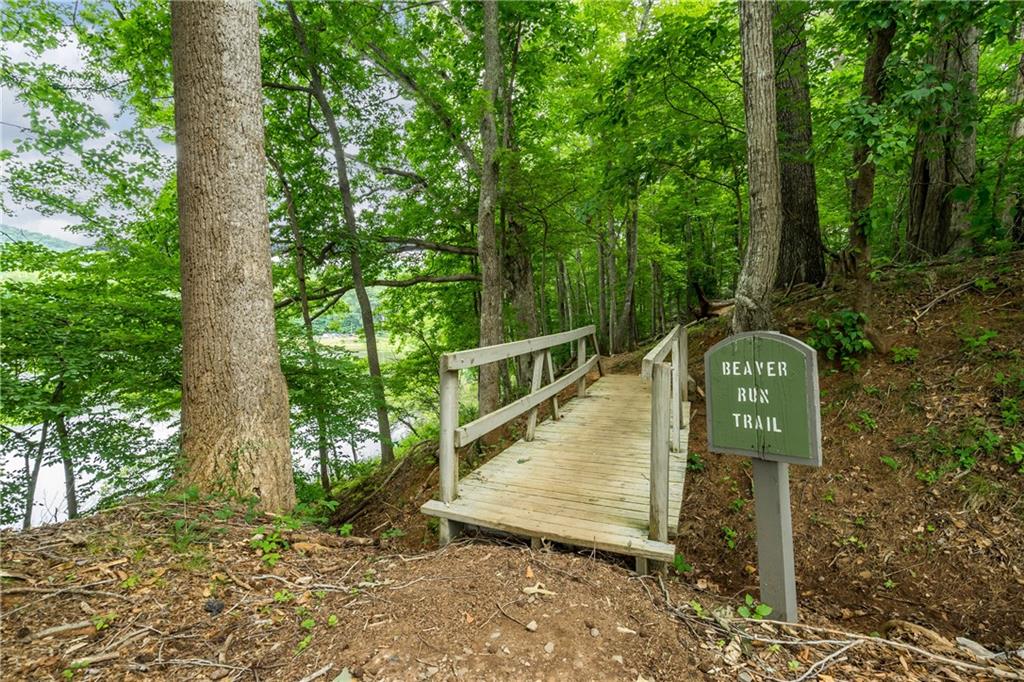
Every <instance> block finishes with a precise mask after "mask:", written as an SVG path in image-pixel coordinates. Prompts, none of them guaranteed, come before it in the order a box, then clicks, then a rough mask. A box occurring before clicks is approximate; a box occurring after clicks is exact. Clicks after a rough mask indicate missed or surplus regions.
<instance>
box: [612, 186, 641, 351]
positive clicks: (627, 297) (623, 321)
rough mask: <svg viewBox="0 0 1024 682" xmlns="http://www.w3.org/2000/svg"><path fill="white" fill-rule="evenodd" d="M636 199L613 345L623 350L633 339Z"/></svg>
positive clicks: (632, 209) (630, 223)
mask: <svg viewBox="0 0 1024 682" xmlns="http://www.w3.org/2000/svg"><path fill="white" fill-rule="evenodd" d="M637 213H638V211H637V200H636V199H633V200H632V207H631V209H630V217H629V221H628V224H627V225H628V227H627V229H626V289H625V293H624V294H623V299H622V312H621V313H620V314H619V321H618V324H617V325H616V330H617V331H618V338H617V339H616V342H615V345H616V347H617V348H618V350H620V351H621V350H625V349H626V347H627V345H629V343H630V338H631V337H633V338H634V339H635V337H636V334H635V322H636V320H635V313H636V310H635V308H634V305H635V303H636V300H635V299H636V295H635V291H634V290H635V288H636V267H637V254H638V251H637V236H638V235H637V231H638V229H639V216H638V215H637Z"/></svg>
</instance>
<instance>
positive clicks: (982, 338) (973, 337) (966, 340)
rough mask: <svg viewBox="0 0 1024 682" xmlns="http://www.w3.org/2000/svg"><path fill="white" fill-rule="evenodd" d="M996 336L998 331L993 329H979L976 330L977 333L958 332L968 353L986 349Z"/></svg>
mask: <svg viewBox="0 0 1024 682" xmlns="http://www.w3.org/2000/svg"><path fill="white" fill-rule="evenodd" d="M998 336H999V332H997V331H996V330H994V329H981V330H977V333H971V332H967V331H962V332H961V333H960V340H961V341H963V344H964V350H966V351H967V352H968V353H978V352H981V351H983V350H986V349H987V348H988V346H989V344H990V343H991V342H992V341H993V340H994V339H995V338H996V337H998Z"/></svg>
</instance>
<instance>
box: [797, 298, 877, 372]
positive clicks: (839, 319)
mask: <svg viewBox="0 0 1024 682" xmlns="http://www.w3.org/2000/svg"><path fill="white" fill-rule="evenodd" d="M866 323H867V318H866V317H865V316H864V315H863V313H858V312H854V311H852V310H840V311H837V312H835V313H832V314H831V315H829V316H822V315H818V314H817V313H815V314H812V315H811V325H812V327H813V328H812V329H811V332H810V334H809V335H808V337H807V343H808V345H810V346H811V347H812V348H814V349H816V350H819V351H821V352H823V353H824V354H825V357H827V358H828V359H829V360H834V361H837V362H839V364H840V365H841V366H842V368H843V369H845V370H848V371H851V372H855V371H857V370H858V369H859V368H860V361H859V360H858V358H859V357H860V356H862V355H864V353H866V352H868V351H870V350H872V348H873V346H872V345H871V342H870V341H868V338H867V336H865V334H864V325H865V324H866Z"/></svg>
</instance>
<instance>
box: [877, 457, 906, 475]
mask: <svg viewBox="0 0 1024 682" xmlns="http://www.w3.org/2000/svg"><path fill="white" fill-rule="evenodd" d="M878 460H879V461H880V462H881V463H882V464H884V465H885V466H887V467H889V468H890V469H892V470H893V471H899V470H900V469H901V468H902V467H903V465H902V464H900V462H899V460H898V459H896V458H895V457H890V456H889V455H883V456H882V457H879V458H878Z"/></svg>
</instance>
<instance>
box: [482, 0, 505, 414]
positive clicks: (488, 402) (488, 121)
mask: <svg viewBox="0 0 1024 682" xmlns="http://www.w3.org/2000/svg"><path fill="white" fill-rule="evenodd" d="M483 13H484V30H483V49H484V81H483V91H484V101H483V111H482V113H481V115H480V146H481V151H482V160H481V164H480V203H479V206H478V208H477V253H478V254H479V256H478V258H479V262H480V275H481V278H482V285H481V287H480V345H481V346H490V345H493V344H497V343H501V340H502V336H503V334H502V311H501V299H502V296H501V292H502V278H501V260H500V258H499V256H498V241H497V240H498V238H497V234H496V228H495V221H494V215H495V210H496V209H497V207H498V128H497V122H496V121H495V110H496V108H497V104H498V89H499V87H500V84H501V80H502V64H501V43H500V42H499V38H498V0H483ZM498 373H499V365H498V364H497V363H492V364H489V365H482V366H481V367H480V376H479V384H478V388H477V392H478V393H477V400H478V403H479V409H480V414H487V413H488V412H493V411H494V410H496V409H497V408H498V404H499V384H498Z"/></svg>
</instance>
